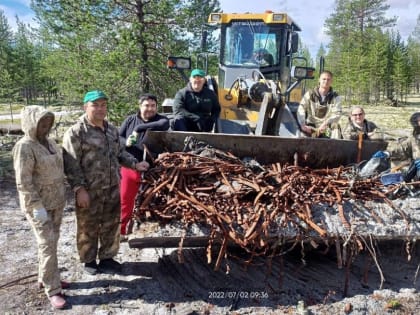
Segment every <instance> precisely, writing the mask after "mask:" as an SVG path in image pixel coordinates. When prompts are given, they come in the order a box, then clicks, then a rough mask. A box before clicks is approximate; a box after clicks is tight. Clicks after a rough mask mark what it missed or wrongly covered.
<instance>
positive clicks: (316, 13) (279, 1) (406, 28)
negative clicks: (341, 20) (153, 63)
mask: <svg viewBox="0 0 420 315" xmlns="http://www.w3.org/2000/svg"><path fill="white" fill-rule="evenodd" d="M219 2H220V6H221V9H222V10H223V12H228V13H244V12H255V13H261V12H264V11H265V10H271V11H274V12H285V13H287V14H289V15H290V17H291V18H292V19H293V20H294V21H295V22H296V23H297V24H298V25H299V26H300V28H301V29H302V32H300V37H301V39H302V41H303V44H304V45H305V46H306V47H307V48H308V49H309V51H310V53H311V55H312V57H315V56H316V53H317V51H318V49H319V47H320V44H321V43H322V44H323V45H324V47H326V48H327V45H328V43H329V39H328V36H326V35H325V32H324V21H325V19H326V18H327V17H329V16H330V15H331V14H332V13H333V12H334V3H335V1H334V0H320V1H316V0H240V1H238V0H219ZM387 3H388V4H389V5H390V8H389V10H388V11H387V13H386V16H387V17H393V16H397V17H398V20H397V25H396V27H395V29H396V30H398V31H399V32H400V35H401V37H402V39H403V40H407V38H408V36H409V35H410V34H411V33H412V32H413V30H414V27H415V26H416V23H417V17H418V16H419V14H420V1H419V0H388V1H387ZM29 4H30V0H0V10H2V11H3V12H4V14H5V16H6V17H7V18H8V21H9V25H10V26H11V27H12V29H13V30H15V29H16V18H15V16H16V15H17V16H18V17H19V20H20V21H22V22H24V23H25V24H30V25H32V26H36V24H35V22H34V13H33V12H32V11H31V9H30V7H29ZM238 4H239V5H238Z"/></svg>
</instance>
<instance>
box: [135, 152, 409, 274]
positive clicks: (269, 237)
mask: <svg viewBox="0 0 420 315" xmlns="http://www.w3.org/2000/svg"><path fill="white" fill-rule="evenodd" d="M144 182H145V183H144V184H143V187H142V188H141V190H142V192H141V194H140V195H139V198H138V200H137V211H136V216H138V218H137V219H138V220H140V221H143V220H157V221H158V222H160V223H161V224H166V223H170V222H174V221H177V222H183V223H184V224H185V226H188V225H190V224H193V223H197V224H201V225H206V226H208V227H209V228H210V229H211V233H210V235H209V236H210V240H209V245H208V247H209V248H211V244H212V241H213V240H214V239H216V238H219V239H220V240H221V244H222V246H221V249H220V252H219V259H218V262H217V263H216V268H217V267H218V264H219V263H220V258H221V257H222V256H224V255H225V254H226V248H227V244H228V243H234V244H236V245H239V246H240V247H241V248H243V249H245V250H246V251H248V252H249V253H250V254H251V255H253V256H255V255H266V254H276V249H275V247H276V248H278V247H279V246H273V244H275V245H281V243H282V242H281V240H282V239H283V240H284V238H285V237H286V236H287V234H288V237H289V239H293V240H295V244H296V242H299V241H302V240H312V243H314V242H313V240H321V241H322V242H323V243H328V239H329V238H330V237H331V235H330V233H329V231H327V230H326V229H325V226H326V224H325V222H323V220H322V219H319V216H315V215H314V211H315V210H314V209H316V207H315V206H316V205H322V207H321V210H319V209H318V210H317V211H334V212H337V211H338V216H339V218H340V221H341V228H342V230H343V231H345V232H344V233H342V234H343V235H342V238H343V239H344V238H351V239H352V240H355V242H353V243H354V244H355V247H358V248H359V249H361V248H362V247H363V245H362V242H361V241H360V240H358V239H357V237H358V235H357V231H352V228H351V224H350V223H349V222H348V219H346V217H347V214H346V213H345V210H344V209H345V207H344V206H343V205H344V202H345V201H346V200H350V199H357V200H359V201H362V202H364V201H368V200H376V199H378V200H381V201H385V202H387V203H388V204H389V205H390V206H391V207H393V209H395V208H394V206H393V205H392V202H391V201H390V200H388V199H387V197H386V195H385V194H384V192H383V191H382V190H383V186H382V185H381V183H380V181H379V180H377V179H375V178H368V179H361V178H357V176H356V174H355V172H354V170H353V169H352V167H348V168H344V167H338V168H331V169H310V168H307V167H300V166H297V165H288V164H284V165H281V164H279V163H276V164H271V165H266V166H260V165H259V164H258V163H256V162H255V161H252V160H251V161H247V162H243V161H242V160H240V159H239V158H237V157H235V156H233V155H231V154H229V153H226V152H222V151H219V150H216V149H213V148H210V149H209V148H207V149H205V150H201V151H200V152H176V153H164V154H161V155H160V156H159V157H158V158H157V159H156V160H155V166H154V167H153V168H152V169H151V170H150V171H149V172H147V174H146V176H145V180H144ZM395 211H397V212H398V213H399V216H400V217H401V218H402V219H403V220H404V221H405V224H408V219H407V217H406V215H405V214H404V213H403V212H402V211H400V210H398V209H395ZM377 220H380V218H377ZM287 231H288V232H287ZM291 234H292V235H291ZM349 235H350V236H349ZM338 237H340V235H339V236H338ZM286 238H287V237H286ZM335 239H337V235H335ZM273 242H274V243H273ZM280 247H281V246H280ZM283 251H284V249H283ZM277 253H278V252H277ZM208 259H209V260H210V259H211V258H210V256H208Z"/></svg>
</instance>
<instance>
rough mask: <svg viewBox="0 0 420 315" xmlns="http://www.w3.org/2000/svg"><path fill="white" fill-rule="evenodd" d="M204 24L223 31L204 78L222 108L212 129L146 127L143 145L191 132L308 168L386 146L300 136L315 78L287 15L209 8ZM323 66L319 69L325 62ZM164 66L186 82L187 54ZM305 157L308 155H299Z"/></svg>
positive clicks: (157, 146) (164, 143)
mask: <svg viewBox="0 0 420 315" xmlns="http://www.w3.org/2000/svg"><path fill="white" fill-rule="evenodd" d="M208 22H209V24H211V25H215V26H217V27H218V28H219V30H220V34H219V37H220V41H219V43H220V45H219V54H218V56H219V58H218V73H217V74H215V75H210V74H208V75H207V77H206V79H207V84H208V86H209V87H210V88H211V89H213V90H214V91H215V93H216V94H217V95H218V99H219V103H220V105H221V108H222V110H221V113H220V117H219V119H218V121H217V124H216V126H215V129H214V132H213V133H207V134H198V133H185V132H176V131H169V132H163V133H162V132H150V133H149V136H148V140H146V145H153V147H154V150H157V152H163V151H167V150H169V151H172V152H173V151H181V150H182V148H183V142H184V139H185V137H186V136H194V137H198V138H199V139H201V140H204V141H207V142H208V143H209V144H210V145H212V146H214V147H219V148H221V149H224V150H227V151H231V152H232V153H234V154H235V155H237V156H239V157H244V156H247V157H252V158H255V159H256V160H258V161H261V162H293V161H295V160H296V156H297V157H298V159H299V160H301V161H303V160H305V163H306V164H305V165H309V166H312V167H325V166H338V165H343V164H348V163H354V162H356V160H357V157H359V159H362V160H366V159H369V158H370V156H371V155H372V154H373V153H374V152H376V151H378V150H383V149H385V147H386V143H385V142H382V141H380V142H375V141H371V142H369V145H360V144H358V143H357V142H355V141H350V140H333V139H315V138H306V137H304V136H303V134H302V133H301V131H300V128H299V125H298V123H297V120H296V114H295V113H296V110H297V107H298V104H299V102H300V100H301V99H302V96H303V94H304V92H305V87H306V80H307V79H313V78H314V71H315V69H314V68H312V67H308V66H307V62H306V60H305V59H304V58H302V57H296V56H295V55H296V53H297V52H298V42H299V39H298V33H297V32H299V31H300V30H301V29H300V28H299V26H298V25H297V24H296V23H295V22H294V21H293V20H292V19H291V17H290V16H289V15H287V14H286V13H274V12H272V11H266V12H264V13H258V14H256V13H241V14H238V13H212V14H210V16H209V20H208ZM208 55H209V54H207V53H204V54H201V55H200V56H205V57H204V58H202V59H204V62H203V65H204V67H203V68H205V71H206V72H208V69H207V65H208V59H207V56H208ZM198 59H200V58H198ZM302 64H304V66H301V65H302ZM320 64H321V66H322V67H323V62H321V63H320ZM168 67H169V68H170V69H176V70H178V71H179V72H180V73H181V74H182V75H183V77H184V78H185V79H186V80H188V77H187V75H185V73H184V71H189V69H191V59H190V58H179V57H173V56H171V57H169V58H168ZM321 71H322V69H321ZM171 104H172V100H171V99H166V100H165V101H164V103H163V106H164V107H165V108H171ZM165 111H168V110H165ZM169 111H170V110H169ZM326 148H328V151H326ZM307 156H310V157H311V160H308V159H307V158H304V157H307Z"/></svg>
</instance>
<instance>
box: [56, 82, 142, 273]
mask: <svg viewBox="0 0 420 315" xmlns="http://www.w3.org/2000/svg"><path fill="white" fill-rule="evenodd" d="M107 100H108V98H107V96H106V95H105V94H104V93H103V92H102V91H99V90H95V91H90V92H88V93H86V95H85V97H84V110H85V114H84V115H83V116H82V117H81V118H80V119H79V121H77V122H76V123H75V124H74V125H73V126H72V127H70V128H69V129H68V130H67V131H66V133H65V134H64V138H63V156H64V170H65V173H66V176H67V180H68V182H69V184H70V186H71V188H72V189H73V191H74V192H75V194H76V217H77V249H78V252H79V256H80V261H81V262H82V263H84V264H85V265H84V267H85V271H86V272H87V273H89V274H96V273H97V272H98V271H101V272H112V273H119V272H121V264H120V263H118V262H117V261H115V260H114V259H113V257H114V256H115V255H117V253H118V249H119V243H120V195H119V194H120V192H119V191H120V190H119V166H120V164H121V165H123V166H125V167H129V168H132V169H135V170H137V171H146V170H147V167H148V164H147V163H144V162H140V163H139V162H138V161H137V160H136V159H135V158H134V157H133V156H132V155H130V154H129V153H127V152H126V151H125V149H124V144H122V145H121V144H120V141H119V134H118V129H117V128H116V127H114V126H113V125H112V124H110V123H109V122H108V121H107V120H106V119H105V117H106V115H107ZM97 258H98V259H99V264H97V261H96V259H97Z"/></svg>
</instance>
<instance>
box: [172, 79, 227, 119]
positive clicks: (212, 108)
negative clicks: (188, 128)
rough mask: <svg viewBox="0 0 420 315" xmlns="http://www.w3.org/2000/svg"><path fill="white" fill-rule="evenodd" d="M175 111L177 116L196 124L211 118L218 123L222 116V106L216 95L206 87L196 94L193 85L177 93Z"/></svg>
mask: <svg viewBox="0 0 420 315" xmlns="http://www.w3.org/2000/svg"><path fill="white" fill-rule="evenodd" d="M173 111H174V114H175V115H176V116H182V117H184V118H186V119H191V120H192V121H194V122H197V121H199V120H200V119H203V118H204V119H205V118H209V117H211V118H212V119H213V121H216V119H217V118H219V114H220V104H219V100H218V99H217V95H216V93H214V91H212V90H210V89H209V88H208V87H207V86H206V85H204V87H203V89H202V90H201V91H200V92H194V91H193V90H192V88H191V84H190V83H188V85H187V86H186V87H185V88H183V89H181V90H179V91H178V92H177V93H176V95H175V99H174V103H173Z"/></svg>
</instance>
